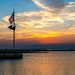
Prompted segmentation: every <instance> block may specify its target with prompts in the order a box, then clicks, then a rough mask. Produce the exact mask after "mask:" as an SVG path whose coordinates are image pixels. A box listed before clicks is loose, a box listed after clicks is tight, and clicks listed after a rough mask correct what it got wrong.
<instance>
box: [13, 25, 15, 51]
mask: <svg viewBox="0 0 75 75" xmlns="http://www.w3.org/2000/svg"><path fill="white" fill-rule="evenodd" d="M14 26H15V24H14ZM13 50H15V30H13Z"/></svg>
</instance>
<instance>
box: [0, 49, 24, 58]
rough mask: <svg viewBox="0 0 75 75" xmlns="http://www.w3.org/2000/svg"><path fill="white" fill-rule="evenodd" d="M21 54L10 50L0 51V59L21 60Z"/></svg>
mask: <svg viewBox="0 0 75 75" xmlns="http://www.w3.org/2000/svg"><path fill="white" fill-rule="evenodd" d="M22 58H23V53H20V52H17V51H11V50H7V51H6V50H5V51H4V50H2V51H0V59H22Z"/></svg>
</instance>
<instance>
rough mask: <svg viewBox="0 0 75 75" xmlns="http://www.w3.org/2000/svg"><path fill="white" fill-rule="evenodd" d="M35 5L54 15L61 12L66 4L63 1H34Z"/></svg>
mask: <svg viewBox="0 0 75 75" xmlns="http://www.w3.org/2000/svg"><path fill="white" fill-rule="evenodd" d="M32 1H33V2H34V3H35V4H37V5H38V6H40V7H41V8H44V9H46V10H48V11H52V12H53V13H58V12H59V11H61V10H62V9H63V8H64V7H65V4H64V2H63V0H32Z"/></svg>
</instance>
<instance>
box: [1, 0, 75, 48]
mask: <svg viewBox="0 0 75 75" xmlns="http://www.w3.org/2000/svg"><path fill="white" fill-rule="evenodd" d="M13 8H15V21H16V27H17V28H16V48H28V49H31V48H33V49H34V48H36V49H37V48H46V49H48V48H50V49H75V0H0V48H11V47H12V35H13V34H12V33H13V32H12V30H10V29H8V26H9V25H10V23H9V21H8V19H9V17H10V16H11V14H12V12H13Z"/></svg>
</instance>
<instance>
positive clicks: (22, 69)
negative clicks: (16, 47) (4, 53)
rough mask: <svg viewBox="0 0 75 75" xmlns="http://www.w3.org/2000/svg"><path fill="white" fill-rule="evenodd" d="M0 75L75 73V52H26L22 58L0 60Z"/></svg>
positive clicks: (69, 74) (73, 74) (68, 74)
mask: <svg viewBox="0 0 75 75" xmlns="http://www.w3.org/2000/svg"><path fill="white" fill-rule="evenodd" d="M0 75H75V52H71V51H66V52H65V51H63V52H60V51H59V52H56V51H53V52H48V53H25V54H24V56H23V59H21V60H0Z"/></svg>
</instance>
